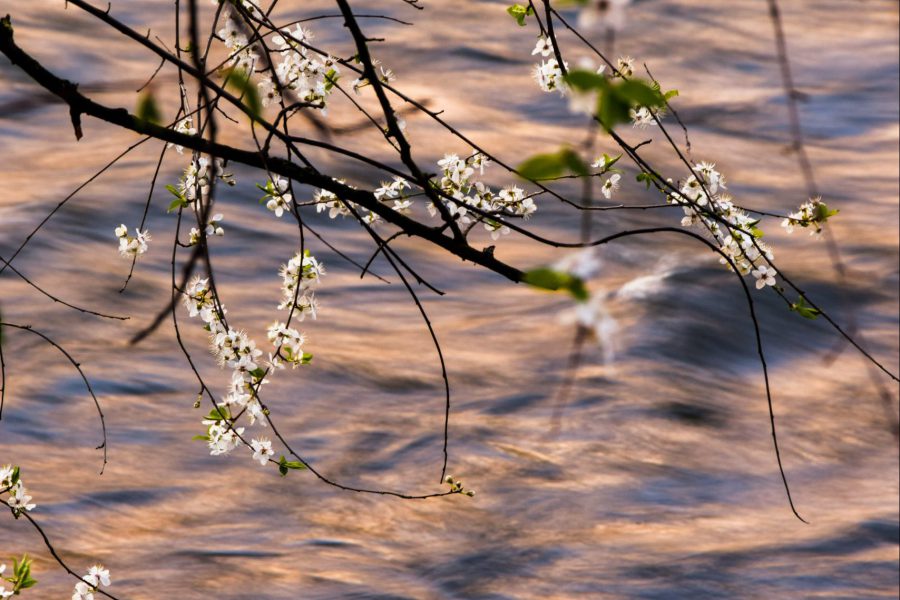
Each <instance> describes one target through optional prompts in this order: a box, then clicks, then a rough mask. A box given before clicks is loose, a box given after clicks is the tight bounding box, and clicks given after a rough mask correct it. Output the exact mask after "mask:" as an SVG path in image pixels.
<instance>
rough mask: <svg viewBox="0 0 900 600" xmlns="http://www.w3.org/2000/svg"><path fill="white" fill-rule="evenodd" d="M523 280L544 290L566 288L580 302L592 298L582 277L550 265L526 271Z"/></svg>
mask: <svg viewBox="0 0 900 600" xmlns="http://www.w3.org/2000/svg"><path fill="white" fill-rule="evenodd" d="M522 281H524V282H525V283H527V284H528V285H530V286H533V287H536V288H540V289H543V290H550V291H554V292H555V291H558V290H565V291H567V292H569V293H570V294H571V295H572V296H573V297H574V298H575V299H576V300H578V301H579V302H584V301H585V300H587V299H588V298H590V293H588V290H587V287H585V285H584V281H582V279H581V278H580V277H576V276H575V275H572V274H571V273H565V272H563V271H556V270H554V269H551V268H549V267H539V268H537V269H532V270H531V271H528V272H526V273H525V276H524V277H523V278H522Z"/></svg>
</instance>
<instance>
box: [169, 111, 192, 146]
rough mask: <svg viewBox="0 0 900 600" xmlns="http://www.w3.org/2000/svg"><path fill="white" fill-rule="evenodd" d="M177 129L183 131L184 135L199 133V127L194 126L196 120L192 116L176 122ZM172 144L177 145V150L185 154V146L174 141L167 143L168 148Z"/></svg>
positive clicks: (179, 131)
mask: <svg viewBox="0 0 900 600" xmlns="http://www.w3.org/2000/svg"><path fill="white" fill-rule="evenodd" d="M175 131H177V132H178V133H183V134H184V135H197V129H196V128H195V127H194V121H193V119H192V118H191V117H190V116H187V117H185V118H183V119H181V120H180V121H178V122H177V123H175ZM172 146H175V151H176V152H178V154H184V146H180V145H178V144H176V143H174V142H169V143H168V144H166V148H171V147H172Z"/></svg>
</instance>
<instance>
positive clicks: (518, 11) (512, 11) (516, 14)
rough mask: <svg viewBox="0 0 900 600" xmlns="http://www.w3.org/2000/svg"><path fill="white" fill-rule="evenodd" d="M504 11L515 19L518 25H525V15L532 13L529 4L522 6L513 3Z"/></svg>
mask: <svg viewBox="0 0 900 600" xmlns="http://www.w3.org/2000/svg"><path fill="white" fill-rule="evenodd" d="M506 12H508V13H509V15H510V16H511V17H512V18H513V19H515V20H516V23H518V24H519V26H520V27H525V17H527V16H529V15H533V14H534V11H533V10H532V9H531V7H530V6H522V5H521V4H513V5H512V6H510V7H509V8H507V9H506Z"/></svg>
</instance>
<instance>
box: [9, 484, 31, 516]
mask: <svg viewBox="0 0 900 600" xmlns="http://www.w3.org/2000/svg"><path fill="white" fill-rule="evenodd" d="M6 504H7V505H8V506H9V507H10V508H11V509H13V511H15V512H17V513H21V512H24V511H30V510H34V507H35V506H37V505H36V504H35V503H34V502H32V501H31V496H30V495H29V494H28V492H27V491H26V489H25V486H24V485H23V484H22V480H21V479H20V480H19V481H17V482H16V484H15V485H14V486H12V488H10V490H9V498H7V499H6Z"/></svg>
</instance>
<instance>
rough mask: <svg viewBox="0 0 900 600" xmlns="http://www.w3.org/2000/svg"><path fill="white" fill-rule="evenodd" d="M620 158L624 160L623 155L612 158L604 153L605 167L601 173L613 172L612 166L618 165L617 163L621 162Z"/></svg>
mask: <svg viewBox="0 0 900 600" xmlns="http://www.w3.org/2000/svg"><path fill="white" fill-rule="evenodd" d="M620 158H622V155H621V154H620V155H618V156H616V157H615V158H613V157H612V156H610V155H609V154H607V153H606V152H604V153H603V166H602V167H600V170H601V172H603V173H606V172H607V171H609V170H611V169H612V166H613V165H614V164H616V163H617V162H619V159H620ZM614 170H618V169H614Z"/></svg>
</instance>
